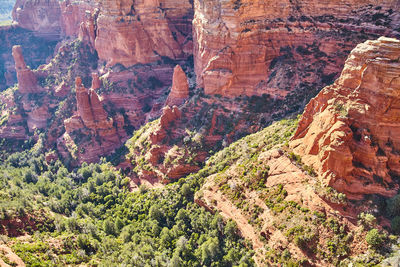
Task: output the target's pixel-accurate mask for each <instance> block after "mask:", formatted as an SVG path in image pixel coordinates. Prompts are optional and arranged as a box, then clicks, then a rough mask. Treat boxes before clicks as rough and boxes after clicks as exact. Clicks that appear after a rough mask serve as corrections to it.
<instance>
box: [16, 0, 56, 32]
mask: <svg viewBox="0 0 400 267" xmlns="http://www.w3.org/2000/svg"><path fill="white" fill-rule="evenodd" d="M12 17H13V20H14V21H16V22H18V25H19V26H20V27H22V28H24V29H29V30H31V31H34V32H35V33H36V34H38V35H41V36H43V37H47V38H50V39H58V38H59V37H60V34H61V20H60V18H61V9H60V4H59V1H58V0H17V1H16V3H15V6H14V10H13V12H12Z"/></svg>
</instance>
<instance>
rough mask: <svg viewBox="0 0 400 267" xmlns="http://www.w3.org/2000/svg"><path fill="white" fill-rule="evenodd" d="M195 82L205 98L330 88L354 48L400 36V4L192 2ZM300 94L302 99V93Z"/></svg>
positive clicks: (259, 0)
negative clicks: (209, 96) (328, 86)
mask: <svg viewBox="0 0 400 267" xmlns="http://www.w3.org/2000/svg"><path fill="white" fill-rule="evenodd" d="M194 5H195V17H194V20H193V27H194V40H195V42H194V44H195V50H194V57H195V68H196V74H197V84H198V86H199V87H204V89H205V93H206V94H221V95H224V96H237V95H249V96H250V95H261V94H264V93H267V94H271V95H272V96H274V97H280V98H284V97H286V96H287V95H288V94H289V93H290V92H292V91H294V90H295V91H299V90H300V89H301V90H304V91H305V92H307V91H310V90H312V88H313V87H315V86H317V87H318V86H321V85H326V84H328V83H330V81H333V79H334V78H335V77H336V75H337V74H338V73H339V72H340V70H341V66H343V63H344V60H345V59H346V57H347V55H348V52H350V50H351V49H353V48H354V47H355V45H356V44H358V43H360V42H363V41H365V40H367V39H373V38H377V37H379V36H381V35H385V36H396V35H397V34H398V32H397V30H393V29H398V27H397V26H396V25H397V24H398V23H399V19H400V18H399V16H398V15H397V14H396V13H397V11H398V9H399V5H398V1H395V0H392V1H390V0H387V1H380V2H379V4H377V2H376V1H372V0H368V1H352V2H351V3H347V2H346V3H345V2H343V1H339V0H335V1H328V0H323V1H313V0H311V1H310V0H301V1H289V0H284V1H264V0H240V1H219V0H211V1H202V0H195V1H194ZM305 94H306V93H301V94H300V95H305Z"/></svg>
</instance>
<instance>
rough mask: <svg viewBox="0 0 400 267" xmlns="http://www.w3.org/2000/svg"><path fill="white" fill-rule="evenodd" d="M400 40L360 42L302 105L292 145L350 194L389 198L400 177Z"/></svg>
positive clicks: (322, 174)
mask: <svg viewBox="0 0 400 267" xmlns="http://www.w3.org/2000/svg"><path fill="white" fill-rule="evenodd" d="M399 58H400V41H399V40H396V39H390V38H384V37H382V38H379V39H378V40H376V41H367V42H365V43H362V44H360V45H358V46H357V47H356V48H355V49H354V50H353V51H352V52H351V54H350V56H349V57H348V59H347V61H346V64H345V67H344V69H343V72H342V74H341V76H340V78H339V79H338V80H336V82H335V83H334V84H333V85H331V86H328V87H326V88H324V89H323V90H322V91H321V92H320V93H319V94H318V96H317V97H315V98H314V99H313V100H312V101H311V102H310V103H309V104H308V105H307V107H306V109H305V111H304V114H303V117H302V119H301V120H300V122H299V127H298V129H297V132H296V134H295V136H294V137H293V139H292V141H291V143H290V146H291V147H292V148H293V149H294V152H295V153H296V154H299V155H300V156H301V157H302V160H303V161H304V162H305V163H306V164H309V165H312V166H314V168H315V169H316V171H317V172H318V174H319V176H320V178H321V179H322V182H323V183H324V184H327V185H330V186H332V187H334V188H335V189H337V190H338V191H340V192H344V193H347V194H348V197H349V198H361V197H362V195H364V194H381V195H383V196H393V195H395V194H396V192H397V189H398V184H396V183H395V182H398V177H399V175H400V163H399V162H400V153H399V151H400V135H399V131H400V119H399V118H400V60H399Z"/></svg>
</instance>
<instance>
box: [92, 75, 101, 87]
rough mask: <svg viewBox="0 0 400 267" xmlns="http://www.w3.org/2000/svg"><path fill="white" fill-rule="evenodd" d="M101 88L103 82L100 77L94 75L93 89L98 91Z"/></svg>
mask: <svg viewBox="0 0 400 267" xmlns="http://www.w3.org/2000/svg"><path fill="white" fill-rule="evenodd" d="M100 87H101V82H100V79H99V75H98V74H97V73H92V89H93V90H94V91H96V90H97V89H99V88H100Z"/></svg>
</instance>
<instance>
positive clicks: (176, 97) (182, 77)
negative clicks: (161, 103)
mask: <svg viewBox="0 0 400 267" xmlns="http://www.w3.org/2000/svg"><path fill="white" fill-rule="evenodd" d="M188 97H189V83H188V80H187V77H186V74H185V72H184V71H183V70H182V68H181V66H179V65H177V66H176V67H175V69H174V76H173V78H172V88H171V92H170V93H169V95H168V98H167V102H166V103H165V104H166V105H168V106H174V105H180V104H182V103H183V102H184V101H185V99H187V98H188Z"/></svg>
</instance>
